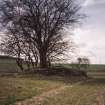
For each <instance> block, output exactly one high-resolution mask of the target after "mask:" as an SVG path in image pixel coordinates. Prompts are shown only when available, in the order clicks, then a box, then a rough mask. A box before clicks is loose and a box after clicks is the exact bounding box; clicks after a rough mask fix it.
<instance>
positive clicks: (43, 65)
mask: <svg viewBox="0 0 105 105" xmlns="http://www.w3.org/2000/svg"><path fill="white" fill-rule="evenodd" d="M40 67H41V68H47V67H48V65H47V57H46V53H45V52H44V51H41V52H40Z"/></svg>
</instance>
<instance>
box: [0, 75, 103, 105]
mask: <svg viewBox="0 0 105 105" xmlns="http://www.w3.org/2000/svg"><path fill="white" fill-rule="evenodd" d="M73 81H74V79H72V84H71V81H70V80H68V81H66V80H64V79H63V78H60V77H43V76H40V77H39V76H36V77H33V76H17V77H16V78H13V77H0V105H9V104H10V103H13V102H15V101H20V100H24V99H26V98H31V97H32V96H39V95H40V94H42V93H43V92H48V91H50V90H53V89H56V88H59V87H62V86H67V87H66V88H65V89H64V91H61V93H60V94H58V95H56V96H53V97H45V100H44V101H43V102H42V104H41V105H92V103H94V101H95V99H96V93H97V92H98V91H102V90H104V88H105V78H100V77H98V76H97V77H96V78H94V79H93V80H91V81H89V82H84V83H82V84H75V83H73Z"/></svg>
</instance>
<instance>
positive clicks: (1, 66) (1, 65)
mask: <svg viewBox="0 0 105 105" xmlns="http://www.w3.org/2000/svg"><path fill="white" fill-rule="evenodd" d="M16 59H17V58H15V57H12V56H3V55H0V73H2V72H9V73H13V72H17V71H18V70H19V68H18V66H17V64H16Z"/></svg>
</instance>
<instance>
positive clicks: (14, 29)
mask: <svg viewBox="0 0 105 105" xmlns="http://www.w3.org/2000/svg"><path fill="white" fill-rule="evenodd" d="M79 9H80V6H79V4H78V2H76V0H2V1H1V2H0V22H1V24H2V26H3V27H4V28H5V29H6V31H5V33H7V34H9V36H11V38H9V39H8V41H6V40H5V42H6V46H8V43H9V45H11V46H12V47H11V51H12V50H13V51H14V52H17V51H19V53H18V52H17V55H18V57H19V58H20V57H21V56H28V60H29V61H31V62H35V61H36V63H37V62H38V61H39V62H40V67H42V68H45V67H47V66H48V62H50V63H51V61H52V60H53V59H55V58H58V57H59V55H62V54H64V52H65V51H66V50H67V48H68V47H67V45H68V43H67V41H65V40H64V37H65V35H62V34H61V33H60V31H61V30H62V29H63V27H64V26H66V25H69V26H73V25H74V24H76V23H78V21H79V20H80V19H81V14H80V13H79ZM16 38H17V39H16ZM14 39H15V40H14ZM12 40H13V41H12ZM18 41H19V42H18ZM27 46H28V48H29V50H28V51H26V49H28V48H27ZM7 48H8V47H7ZM16 49H17V50H16ZM15 50H16V51H15ZM11 51H10V52H11ZM13 51H12V52H13ZM14 52H13V53H14ZM36 65H37V64H36Z"/></svg>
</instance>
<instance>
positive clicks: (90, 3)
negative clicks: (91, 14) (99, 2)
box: [83, 0, 94, 7]
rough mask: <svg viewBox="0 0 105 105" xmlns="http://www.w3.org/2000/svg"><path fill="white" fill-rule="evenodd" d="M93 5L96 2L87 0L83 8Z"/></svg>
mask: <svg viewBox="0 0 105 105" xmlns="http://www.w3.org/2000/svg"><path fill="white" fill-rule="evenodd" d="M93 4H94V0H85V2H84V3H83V6H84V7H86V6H89V5H93Z"/></svg>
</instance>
